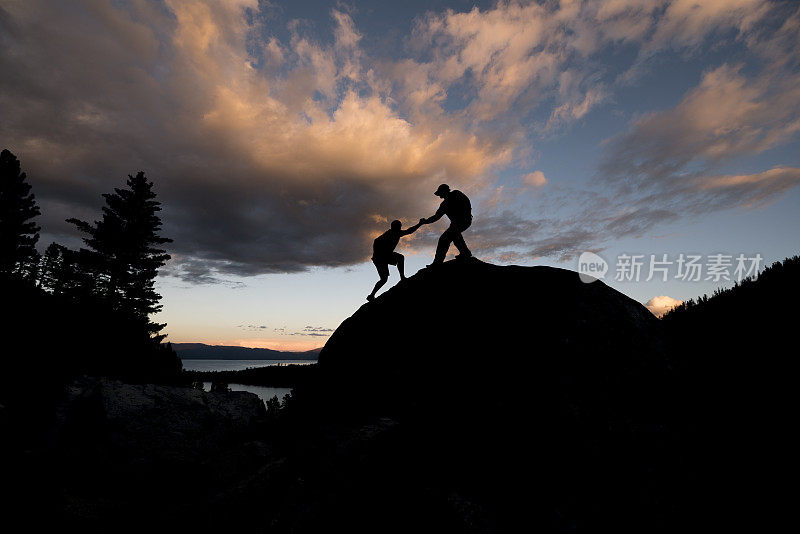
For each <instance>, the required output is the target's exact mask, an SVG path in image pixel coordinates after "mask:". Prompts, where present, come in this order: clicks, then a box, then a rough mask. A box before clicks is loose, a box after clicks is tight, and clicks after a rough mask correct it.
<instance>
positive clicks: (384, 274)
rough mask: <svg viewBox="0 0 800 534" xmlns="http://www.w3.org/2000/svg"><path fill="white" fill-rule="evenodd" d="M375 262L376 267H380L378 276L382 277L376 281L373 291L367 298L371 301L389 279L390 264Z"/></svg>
mask: <svg viewBox="0 0 800 534" xmlns="http://www.w3.org/2000/svg"><path fill="white" fill-rule="evenodd" d="M373 263H375V268H376V269H378V276H380V277H381V279H380V280H378V281H377V282H376V283H375V287H374V288H373V289H372V293H370V294H369V295H367V300H370V301H371V300H373V299H374V298H375V293H377V292H378V290H379V289H380V288H382V287H383V285H384V284H385V283H386V281H387V280H388V279H389V264H388V263H376V262H373Z"/></svg>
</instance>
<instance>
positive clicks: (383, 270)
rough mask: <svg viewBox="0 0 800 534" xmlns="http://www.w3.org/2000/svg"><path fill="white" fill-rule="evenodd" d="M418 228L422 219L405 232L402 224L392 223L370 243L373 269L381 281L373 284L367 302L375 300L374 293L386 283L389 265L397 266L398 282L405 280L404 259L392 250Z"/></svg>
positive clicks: (398, 222)
mask: <svg viewBox="0 0 800 534" xmlns="http://www.w3.org/2000/svg"><path fill="white" fill-rule="evenodd" d="M420 226H422V219H420V221H419V222H418V223H417V224H415V225H414V226H412V227H410V228H408V229H406V230H403V223H401V222H400V221H392V225H391V228H389V229H388V230H387V231H385V232H384V233H382V234H381V235H379V236H378V237H376V238H375V241H374V242H373V243H372V263H374V264H375V268H376V269H378V275H379V276H380V277H381V279H380V280H378V282H377V283H376V284H375V287H374V288H373V290H372V293H370V294H369V295H367V300H369V301H371V300H373V299H374V298H375V293H377V291H378V290H379V289H380V288H381V287H383V284H385V283H386V280H388V279H389V265H397V270H398V272H400V280H405V279H406V275H405V273H404V272H403V261H404V260H405V258H403V255H402V254H400V253H399V252H395V251H394V248H395V247H396V246H397V244H398V243H399V242H400V238H401V237H403V236H405V235H409V234H413V233H414V232H416V231H417V228H419V227H420Z"/></svg>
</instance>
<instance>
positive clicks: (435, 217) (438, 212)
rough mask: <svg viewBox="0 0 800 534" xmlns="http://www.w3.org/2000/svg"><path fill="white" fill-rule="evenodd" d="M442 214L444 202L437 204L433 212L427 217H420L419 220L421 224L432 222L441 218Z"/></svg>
mask: <svg viewBox="0 0 800 534" xmlns="http://www.w3.org/2000/svg"><path fill="white" fill-rule="evenodd" d="M442 215H444V202H442V205H441V206H439V209H438V210H436V213H434V214H433V215H431V216H430V217H428V218H427V219H422V220H421V221H420V222H421V223H423V224H430V223H434V222H436V221H438V220H439V219H441V218H442Z"/></svg>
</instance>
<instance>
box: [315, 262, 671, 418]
mask: <svg viewBox="0 0 800 534" xmlns="http://www.w3.org/2000/svg"><path fill="white" fill-rule="evenodd" d="M660 326H661V325H660V324H659V322H658V321H657V320H656V319H655V318H654V317H653V315H652V314H651V313H650V312H648V311H647V309H645V307H644V306H642V305H641V304H639V303H638V302H636V301H634V300H632V299H631V298H629V297H627V296H625V295H623V294H622V293H620V292H618V291H616V290H614V289H612V288H610V287H608V286H607V285H605V284H604V283H603V282H602V281H596V282H593V283H584V282H582V281H581V280H580V278H579V276H578V274H577V273H575V272H573V271H568V270H565V269H556V268H551V267H518V266H497V265H492V264H488V263H484V262H481V261H478V260H468V261H458V260H455V261H450V262H446V263H445V264H443V265H441V266H439V267H437V268H429V269H424V270H422V271H420V272H419V273H417V274H416V275H414V276H412V277H410V278H409V279H408V280H407V281H405V282H401V283H399V284H397V285H396V286H395V287H393V288H392V289H390V290H389V291H387V292H385V293H384V294H382V295H381V296H380V297H378V298H377V299H376V300H375V301H373V302H370V303H366V304H364V305H363V306H361V308H360V309H358V310H357V311H356V312H355V313H354V314H353V315H352V316H351V317H349V318H348V319H346V320H345V321H344V322H343V323H342V324H341V325H340V326H339V328H337V329H336V331H335V332H334V334H333V335H332V336H331V338H330V340H329V341H328V343H327V344H326V345H325V347H324V349H323V350H322V352H321V354H320V359H319V372H320V374H321V376H322V378H321V384H320V385H321V386H322V387H325V385H326V384H333V383H335V384H337V386H341V385H342V384H343V383H352V384H353V385H354V388H353V389H354V390H356V391H358V392H359V399H358V401H357V402H362V401H365V397H375V399H374V400H375V402H380V401H382V400H386V401H387V402H391V399H398V398H403V400H402V402H404V403H406V402H407V397H409V396H411V397H417V396H419V395H427V394H428V393H432V394H441V393H442V392H443V391H444V392H445V395H446V396H447V397H453V395H456V396H458V395H460V393H459V392H457V391H452V390H454V389H456V390H457V389H463V390H464V391H463V393H465V394H466V395H468V396H469V394H470V393H469V392H470V391H471V390H474V389H475V388H478V389H479V390H482V391H486V392H487V393H493V392H495V391H509V390H512V389H519V388H523V389H529V390H531V391H532V392H550V391H552V389H553V388H556V389H557V390H558V391H559V392H561V391H564V390H565V388H566V390H570V389H572V390H573V391H575V392H581V393H580V394H581V395H583V392H585V391H586V390H587V389H591V390H593V391H595V392H597V390H598V388H601V389H605V388H613V389H615V390H619V389H620V388H627V387H635V388H638V385H639V384H643V383H646V382H648V383H649V382H650V381H652V380H653V379H655V380H658V379H660V377H662V376H663V374H664V372H666V370H667V367H668V362H667V359H666V356H665V351H664V349H663V345H662V341H661V332H660ZM648 387H649V386H648Z"/></svg>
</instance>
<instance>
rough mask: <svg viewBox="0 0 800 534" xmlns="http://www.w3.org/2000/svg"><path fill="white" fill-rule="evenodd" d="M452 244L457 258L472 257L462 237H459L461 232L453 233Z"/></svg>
mask: <svg viewBox="0 0 800 534" xmlns="http://www.w3.org/2000/svg"><path fill="white" fill-rule="evenodd" d="M453 244H454V245H455V246H456V248H457V249H458V252H459V254H458V256H459V257H460V258H469V257H470V256H472V252H470V251H469V248H467V243H466V242H465V241H464V236H462V235H461V232H454V233H453Z"/></svg>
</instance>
